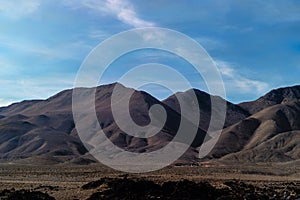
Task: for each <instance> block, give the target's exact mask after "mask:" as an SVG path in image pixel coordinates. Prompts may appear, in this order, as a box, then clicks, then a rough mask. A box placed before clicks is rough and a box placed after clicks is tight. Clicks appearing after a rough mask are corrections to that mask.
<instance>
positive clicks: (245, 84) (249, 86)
mask: <svg viewBox="0 0 300 200" xmlns="http://www.w3.org/2000/svg"><path fill="white" fill-rule="evenodd" d="M216 64H217V66H218V68H219V69H220V72H221V74H222V75H223V79H224V82H225V86H226V88H227V90H228V91H237V92H239V93H254V94H263V93H265V92H266V91H267V90H268V89H269V85H268V84H267V83H266V82H263V81H259V80H255V79H250V78H247V77H245V76H243V75H241V74H240V73H239V72H238V71H236V70H235V69H234V68H233V67H231V66H230V65H231V64H230V63H228V62H224V61H216Z"/></svg>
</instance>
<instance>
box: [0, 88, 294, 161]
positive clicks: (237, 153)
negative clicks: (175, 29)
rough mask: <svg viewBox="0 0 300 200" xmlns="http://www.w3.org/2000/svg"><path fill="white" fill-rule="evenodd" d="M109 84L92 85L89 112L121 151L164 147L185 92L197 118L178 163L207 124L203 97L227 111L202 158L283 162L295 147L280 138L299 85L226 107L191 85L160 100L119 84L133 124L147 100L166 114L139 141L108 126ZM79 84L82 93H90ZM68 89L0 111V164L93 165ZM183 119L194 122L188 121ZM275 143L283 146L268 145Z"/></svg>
mask: <svg viewBox="0 0 300 200" xmlns="http://www.w3.org/2000/svg"><path fill="white" fill-rule="evenodd" d="M116 84H119V83H113V84H108V85H103V86H98V87H96V90H95V91H96V99H95V102H96V103H95V109H96V112H97V116H98V121H99V124H100V126H101V127H102V129H103V130H104V132H105V134H106V136H107V137H108V138H109V139H110V140H111V141H112V142H113V143H114V144H115V145H117V146H119V147H121V148H123V149H124V150H126V151H132V152H139V153H143V152H151V151H155V150H157V149H160V148H161V147H163V146H165V145H166V144H168V143H169V142H170V141H171V140H172V139H173V137H174V136H175V135H176V132H177V130H178V125H179V124H180V120H181V118H182V115H181V112H180V105H179V103H178V100H177V98H176V95H179V96H180V98H182V99H184V103H185V104H187V105H188V104H189V103H190V95H191V93H192V92H194V93H195V94H196V97H197V100H198V102H199V111H200V116H201V118H200V122H199V124H198V125H197V130H198V132H197V135H196V138H195V139H194V141H193V142H192V145H191V147H190V148H189V149H188V151H187V152H186V154H185V155H183V156H182V158H181V159H179V161H178V162H182V163H190V162H197V160H198V158H197V149H198V148H199V147H200V146H201V144H202V142H203V140H204V137H205V135H206V131H207V128H208V126H209V123H210V114H211V108H210V105H211V102H210V101H211V98H217V99H218V100H220V101H221V102H224V103H225V104H226V105H227V110H226V119H225V124H224V129H223V131H222V134H221V136H220V139H219V141H218V142H217V144H216V146H215V148H214V149H213V150H212V151H211V152H210V154H209V155H208V156H207V158H206V159H212V160H234V161H237V162H239V161H243V162H245V161H249V162H265V161H266V162H267V161H268V162H269V161H272V162H273V161H274V162H275V161H276V162H277V161H284V162H290V161H292V160H297V159H300V153H299V152H300V150H299V149H300V147H299V146H298V145H297V143H295V142H294V141H292V140H284V136H290V137H292V138H294V140H296V141H298V135H299V134H298V133H299V130H300V116H299V114H298V113H300V105H299V104H300V103H299V99H300V86H293V87H286V88H279V89H274V90H271V91H270V92H268V93H266V94H265V95H263V96H262V97H260V98H258V99H257V100H254V101H250V102H243V103H240V104H233V103H231V102H229V101H226V100H225V99H222V98H221V97H217V96H212V95H209V94H208V93H206V92H203V91H200V90H197V89H190V90H187V91H185V92H179V93H176V95H175V94H173V95H171V96H169V97H168V98H166V99H165V100H162V101H160V100H158V99H156V98H155V97H153V96H151V95H150V94H148V93H147V92H144V91H138V90H134V89H132V88H127V87H125V86H123V85H121V84H119V86H121V88H122V91H123V92H125V93H127V92H133V96H132V97H131V99H130V104H129V106H130V115H131V117H132V119H133V121H134V122H135V123H136V124H138V125H141V126H145V125H147V124H148V123H149V122H150V118H149V108H150V107H151V106H152V105H154V104H159V105H161V106H163V107H164V109H165V110H166V111H167V116H168V117H167V121H166V123H165V125H164V127H163V129H162V130H161V131H160V132H159V133H158V134H156V135H155V136H152V137H150V138H146V139H145V138H135V137H132V136H130V135H127V134H126V133H124V132H123V131H122V130H121V129H120V128H119V127H118V125H117V124H116V123H115V121H114V118H113V116H112V112H111V107H110V106H111V94H112V91H113V88H114V87H115V85H116ZM79 89H80V90H82V91H83V92H87V93H89V92H90V91H92V90H93V88H79ZM94 89H95V88H94ZM72 91H73V90H72V89H69V90H64V91H62V92H59V93H57V94H56V95H53V96H51V97H49V98H48V99H45V100H32V101H31V100H27V101H22V102H19V103H14V104H11V105H9V106H7V107H2V108H0V162H1V160H2V161H5V160H6V161H8V160H9V161H15V160H28V159H32V158H39V159H38V160H43V161H45V160H50V161H51V163H61V162H70V163H77V164H82V163H85V164H86V163H90V162H95V160H94V159H93V158H92V157H91V156H90V155H89V154H88V151H87V150H86V149H85V147H84V146H83V144H82V143H81V141H80V138H79V136H78V133H77V131H76V128H75V124H74V120H73V115H72ZM83 103H84V102H83ZM86 103H89V102H86ZM214 109H215V108H214ZM216 109H217V108H216ZM190 112H193V111H192V110H191V111H190ZM120 113H123V111H120ZM121 116H123V114H121ZM123 117H126V116H125V115H124V116H123ZM183 119H184V120H186V119H185V118H183ZM185 122H186V123H188V124H189V126H194V125H193V124H191V123H189V122H188V120H186V121H185ZM97 123H98V122H97ZM149 131H150V130H149ZM146 134H147V133H146ZM186 134H189V133H188V132H187V133H186ZM297 134H298V135H297ZM61 138H63V141H61ZM283 140H284V141H283ZM184 141H185V138H179V142H184ZM278 142H281V143H283V144H284V145H283V146H282V145H281V146H280V145H279V146H278V145H277V146H276V145H274V143H278ZM277 147H278V148H277ZM268 148H272V149H273V150H272V151H271V152H273V154H274V155H270V153H268V152H270V151H268ZM249 154H251V155H252V156H249ZM50 161H49V162H50Z"/></svg>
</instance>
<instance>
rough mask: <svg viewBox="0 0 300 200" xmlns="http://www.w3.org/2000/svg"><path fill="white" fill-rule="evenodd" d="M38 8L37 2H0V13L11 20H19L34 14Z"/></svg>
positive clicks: (14, 0) (33, 0)
mask: <svg viewBox="0 0 300 200" xmlns="http://www.w3.org/2000/svg"><path fill="white" fill-rule="evenodd" d="M39 7H40V1H39V0H26V1H24V0H9V1H0V13H3V14H4V15H5V16H7V17H9V18H13V19H19V18H22V17H24V16H27V15H30V14H32V13H34V12H35V11H36V10H38V8H39Z"/></svg>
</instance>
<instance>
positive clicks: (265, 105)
mask: <svg viewBox="0 0 300 200" xmlns="http://www.w3.org/2000/svg"><path fill="white" fill-rule="evenodd" d="M299 94H300V87H299V86H294V87H288V88H280V89H277V90H272V91H271V92H269V93H267V94H266V95H264V96H263V97H261V98H259V99H257V100H256V101H252V102H247V103H242V104H240V105H241V107H244V108H245V109H247V110H248V111H249V112H251V113H255V114H253V115H251V116H249V117H248V118H246V119H244V120H241V121H240V122H238V123H236V124H234V125H232V126H230V127H227V128H225V129H224V130H223V132H222V134H221V137H220V139H219V141H218V143H217V144H216V146H215V148H214V149H213V150H212V151H211V152H210V155H209V156H210V158H222V160H235V161H243V162H245V161H249V162H283V161H292V160H298V159H300V95H299Z"/></svg>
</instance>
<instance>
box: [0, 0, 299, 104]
mask: <svg viewBox="0 0 300 200" xmlns="http://www.w3.org/2000/svg"><path fill="white" fill-rule="evenodd" d="M144 27H162V28H168V29H172V30H175V31H178V32H181V33H183V34H185V35H187V36H189V37H191V38H192V39H194V40H196V41H197V42H198V43H199V44H200V45H202V46H203V48H204V49H205V50H206V51H207V52H208V54H209V55H210V56H211V57H212V59H213V60H214V62H215V63H216V65H217V67H218V69H219V70H220V72H221V75H222V78H223V81H224V84H225V89H226V97H225V98H226V99H228V100H229V101H232V102H234V103H239V102H242V101H249V100H254V99H256V98H258V97H259V96H261V95H263V94H265V93H266V92H268V91H269V90H271V89H273V88H278V87H285V86H292V85H297V84H300V81H299V75H300V37H299V35H300V2H299V1H296V0H295V1H291V0H286V1H279V0H278V1H277V0H272V1H271V0H270V1H268V0H266V1H260V0H251V1H250V0H245V1H238V0H228V1H211V0H201V1H199V0H189V1H183V0H178V1H171V0H153V1H147V0H9V1H7V0H0V84H1V88H0V94H1V95H0V106H6V105H9V104H11V103H13V102H18V101H22V100H29V99H46V98H48V97H50V96H52V95H54V94H55V93H57V92H59V91H61V90H64V89H68V88H72V87H73V85H74V81H75V78H76V74H77V72H78V70H79V68H80V66H81V64H82V63H83V61H84V59H85V58H86V56H87V55H88V54H89V53H90V51H91V50H92V49H93V48H95V47H96V46H97V45H98V44H99V43H101V42H103V41H104V40H106V39H108V38H109V37H111V36H112V35H114V34H118V33H120V32H123V31H127V30H130V29H133V28H144ZM151 62H155V63H162V64H164V65H168V66H171V67H173V68H174V69H176V70H178V71H179V72H180V73H181V74H183V75H184V76H185V77H186V78H187V79H188V80H189V81H190V83H191V85H192V86H193V87H195V88H198V89H201V90H204V91H205V90H206V86H205V83H204V82H203V80H202V78H201V76H200V77H199V76H197V75H195V73H194V72H193V70H192V69H191V68H192V66H190V64H189V63H187V62H186V61H185V60H183V59H181V58H178V57H176V55H173V54H170V53H168V52H162V51H159V50H151V49H148V50H141V51H137V52H132V53H130V54H128V55H123V56H121V57H120V58H119V59H117V60H116V61H115V62H113V63H112V66H111V67H110V68H109V70H107V72H106V73H105V74H104V77H103V80H102V82H101V81H100V83H110V82H115V81H118V79H119V78H120V77H121V76H122V73H126V71H128V70H129V69H131V68H133V67H134V66H137V65H141V64H146V63H151ZM146 75H148V74H146ZM146 75H145V74H140V78H143V77H145V76H146ZM145 78H146V77H145ZM158 78H159V77H158ZM164 78H166V79H167V77H164ZM172 81H173V80H170V82H172ZM144 89H145V90H147V91H148V92H150V93H151V94H152V95H154V96H156V97H157V98H160V99H163V98H165V97H167V96H168V95H169V94H170V91H168V90H163V89H162V88H157V87H155V86H152V87H145V88H144ZM178 90H180V86H178ZM168 92H169V93H168Z"/></svg>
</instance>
